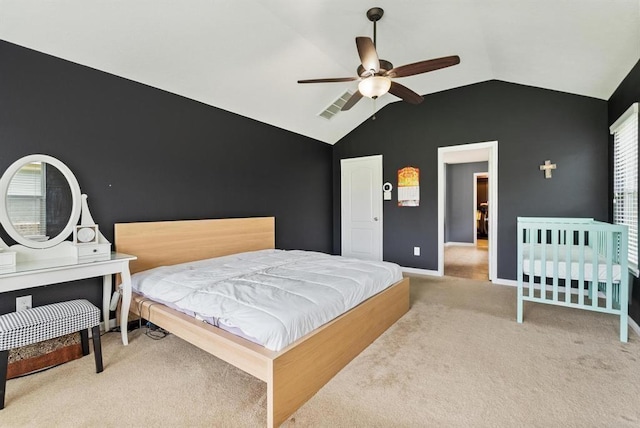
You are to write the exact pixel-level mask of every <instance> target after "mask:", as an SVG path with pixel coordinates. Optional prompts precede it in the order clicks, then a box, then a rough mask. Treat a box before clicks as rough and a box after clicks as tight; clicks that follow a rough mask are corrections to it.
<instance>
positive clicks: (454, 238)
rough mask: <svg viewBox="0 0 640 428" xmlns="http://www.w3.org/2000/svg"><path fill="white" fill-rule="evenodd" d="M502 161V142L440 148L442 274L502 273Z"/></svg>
mask: <svg viewBox="0 0 640 428" xmlns="http://www.w3.org/2000/svg"><path fill="white" fill-rule="evenodd" d="M497 164H498V142H497V141H490V142H486V143H475V144H464V145H458V146H450V147H440V148H439V149H438V274H439V275H445V274H446V275H452V276H459V277H465V278H475V279H483V280H490V281H491V280H494V279H495V278H496V277H497V254H496V253H497V251H496V243H497V227H496V226H497V218H498V216H497V206H498V201H497V199H498V192H497V175H498V165H497ZM460 171H462V173H460ZM448 172H450V173H451V174H448ZM456 180H457V181H456ZM489 181H491V185H489ZM460 183H463V184H462V185H461V184H460ZM478 184H480V185H479V186H478ZM461 186H462V187H461ZM485 194H486V195H485ZM455 197H458V200H456V199H455ZM460 198H462V201H460ZM480 199H482V200H480ZM454 200H456V202H453V201H454ZM445 260H446V262H447V263H446V265H447V268H446V271H445Z"/></svg>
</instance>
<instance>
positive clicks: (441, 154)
mask: <svg viewBox="0 0 640 428" xmlns="http://www.w3.org/2000/svg"><path fill="white" fill-rule="evenodd" d="M485 150H486V153H487V155H486V157H487V158H488V159H487V158H481V159H474V160H467V161H455V160H454V159H455V158H459V155H461V154H462V153H464V152H472V151H474V152H482V151H485ZM477 161H480V162H482V161H488V163H489V168H488V170H489V179H490V180H491V181H492V183H493V185H492V186H489V281H493V280H495V279H496V278H498V251H497V248H498V245H497V244H498V227H497V226H498V141H485V142H481V143H471V144H460V145H457V146H448V147H438V270H437V272H438V276H443V275H444V224H445V202H446V190H447V189H446V181H447V180H446V177H445V163H464V162H477Z"/></svg>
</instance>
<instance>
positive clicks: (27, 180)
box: [7, 162, 47, 239]
mask: <svg viewBox="0 0 640 428" xmlns="http://www.w3.org/2000/svg"><path fill="white" fill-rule="evenodd" d="M44 165H45V164H43V163H41V162H33V163H30V164H28V165H25V166H23V167H22V168H20V170H18V172H16V174H15V175H14V176H13V178H12V179H11V182H10V183H9V188H8V190H7V211H8V214H9V218H10V219H11V222H12V223H13V225H14V227H15V228H16V230H17V231H18V232H19V233H20V234H21V235H22V236H27V237H32V238H36V239H37V238H38V237H42V236H45V235H46V233H47V231H46V224H47V222H46V215H47V213H46V211H47V210H46V193H45V190H44V189H45V185H46V183H45V181H46V179H45V166H44Z"/></svg>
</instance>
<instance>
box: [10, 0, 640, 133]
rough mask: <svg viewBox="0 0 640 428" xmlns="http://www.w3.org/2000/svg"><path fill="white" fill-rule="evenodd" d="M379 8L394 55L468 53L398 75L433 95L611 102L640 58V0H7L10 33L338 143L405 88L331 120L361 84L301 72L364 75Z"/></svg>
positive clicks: (389, 54)
mask: <svg viewBox="0 0 640 428" xmlns="http://www.w3.org/2000/svg"><path fill="white" fill-rule="evenodd" d="M374 6H379V7H382V8H383V9H384V11H385V14H384V17H383V18H382V20H381V21H380V22H379V23H378V28H377V50H378V53H379V55H380V57H381V58H384V59H386V60H389V61H391V62H392V63H393V64H394V65H395V66H398V65H402V64H406V63H411V62H416V61H420V60H424V59H430V58H436V57H441V56H448V55H459V56H460V58H461V63H460V64H459V65H457V66H454V67H450V68H446V69H442V70H438V71H434V72H430V73H426V74H422V75H419V76H412V77H407V78H402V79H398V82H399V83H402V84H404V85H405V86H408V87H409V88H411V89H413V90H414V91H416V92H418V93H419V94H423V95H424V94H429V93H433V92H437V91H442V90H446V89H450V88H454V87H458V86H464V85H468V84H472V83H476V82H481V81H486V80H491V79H499V80H504V81H508V82H514V83H519V84H524V85H531V86H537V87H541V88H547V89H552V90H558V91H563V92H570V93H574V94H579V95H586V96H590V97H595V98H600V99H608V98H609V97H610V96H611V94H612V93H613V91H614V90H615V88H616V87H617V86H618V85H619V83H620V82H621V81H622V79H623V78H624V77H625V76H626V75H627V73H628V72H629V71H630V70H631V68H632V67H633V66H634V65H635V64H636V62H637V61H638V59H640V0H405V1H400V0H376V1H374V2H372V1H371V0H368V1H363V0H348V1H347V0H316V1H301V0H235V1H233V0H189V1H176V0H110V1H107V0H0V39H3V40H6V41H9V42H12V43H15V44H18V45H21V46H25V47H28V48H31V49H35V50H37V51H40V52H44V53H47V54H51V55H54V56H57V57H60V58H64V59H66V60H70V61H73V62H76V63H79V64H83V65H86V66H89V67H93V68H95V69H98V70H102V71H106V72H109V73H112V74H115V75H118V76H122V77H124V78H127V79H131V80H134V81H137V82H141V83H144V84H147V85H150V86H153V87H156V88H160V89H163V90H166V91H169V92H172V93H175V94H179V95H182V96H185V97H188V98H192V99H194V100H198V101H201V102H203V103H206V104H209V105H212V106H215V107H219V108H221V109H224V110H228V111H231V112H234V113H238V114H240V115H243V116H246V117H250V118H253V119H256V120H258V121H261V122H265V123H269V124H272V125H274V126H277V127H280V128H284V129H288V130H290V131H293V132H296V133H299V134H302V135H306V136H309V137H312V138H316V139H318V140H321V141H324V142H326V143H330V144H333V143H335V142H337V141H338V140H339V139H340V138H342V137H343V136H344V135H346V134H347V133H349V132H350V131H351V130H353V129H354V128H355V127H357V126H358V125H359V124H360V123H362V122H363V121H364V120H366V119H367V118H368V117H369V116H370V115H371V114H372V112H373V111H374V109H380V108H381V107H383V106H384V105H386V104H388V103H390V102H396V101H398V98H396V97H394V96H393V95H390V94H386V95H384V96H382V97H381V98H379V99H378V100H377V101H376V102H375V104H374V102H373V101H372V100H369V99H364V100H362V101H360V102H359V103H358V104H357V105H356V106H355V107H354V108H353V109H351V110H350V111H348V112H342V113H339V114H338V115H336V116H335V117H334V118H332V119H331V120H327V119H324V118H322V117H319V116H318V114H319V113H320V112H321V111H322V110H324V108H326V107H327V106H329V105H330V104H331V103H332V102H333V101H334V100H335V99H336V98H338V97H339V96H340V95H341V94H342V93H344V91H345V90H351V91H354V90H356V88H357V82H349V83H324V84H307V85H300V84H298V83H297V80H298V79H309V78H323V77H349V76H355V74H356V68H357V66H358V65H359V60H358V55H357V51H356V46H355V41H354V39H355V37H356V36H372V29H373V26H372V24H371V22H370V21H369V20H368V19H367V18H366V16H365V13H366V11H367V10H368V9H369V8H371V7H374ZM0 61H1V58H0ZM0 96H1V94H0Z"/></svg>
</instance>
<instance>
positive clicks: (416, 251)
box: [413, 247, 420, 256]
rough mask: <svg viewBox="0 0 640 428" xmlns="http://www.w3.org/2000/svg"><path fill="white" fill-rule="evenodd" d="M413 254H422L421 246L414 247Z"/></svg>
mask: <svg viewBox="0 0 640 428" xmlns="http://www.w3.org/2000/svg"><path fill="white" fill-rule="evenodd" d="M413 255H414V256H419V255H420V247H413Z"/></svg>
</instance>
